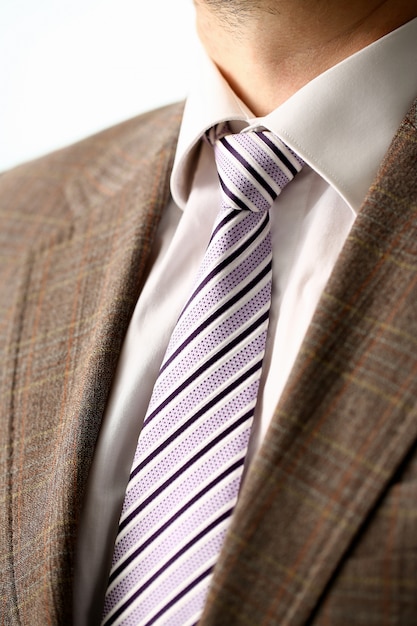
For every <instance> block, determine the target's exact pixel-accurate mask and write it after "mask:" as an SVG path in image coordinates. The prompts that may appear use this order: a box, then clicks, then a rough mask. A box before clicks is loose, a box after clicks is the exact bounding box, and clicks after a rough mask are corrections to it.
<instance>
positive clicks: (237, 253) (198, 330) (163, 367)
mask: <svg viewBox="0 0 417 626" xmlns="http://www.w3.org/2000/svg"><path fill="white" fill-rule="evenodd" d="M268 222H269V217H268V219H267V222H266V223H263V224H262V225H261V226H262V227H260V228H259V230H258V231H256V233H255V234H254V235H253V237H251V238H250V240H249V242H245V244H243V245H242V246H240V247H239V248H238V249H237V250H236V251H235V252H234V253H233V254H231V255H230V256H229V257H227V259H225V260H224V261H223V262H222V263H220V264H219V265H217V266H216V267H215V268H214V269H213V270H212V271H211V272H210V274H208V275H207V276H206V278H204V280H202V281H201V283H200V284H199V285H198V287H197V288H196V289H195V290H194V291H193V293H192V294H191V296H190V298H189V300H188V301H187V303H186V304H185V306H184V308H183V310H182V313H181V314H180V316H179V318H178V320H177V324H178V322H179V321H180V319H181V318H182V316H183V315H184V313H185V312H186V310H187V308H188V307H189V306H190V304H191V302H192V301H193V300H194V298H195V297H196V296H197V294H198V293H199V292H200V291H201V290H202V289H203V287H204V286H205V285H206V284H207V283H208V282H209V281H210V280H212V278H214V277H215V276H216V274H218V273H219V272H221V271H222V270H223V269H225V268H226V267H227V266H228V265H230V264H231V263H232V262H233V261H235V260H236V259H237V258H238V257H239V256H240V254H242V252H244V251H245V250H246V247H247V245H250V244H251V243H252V242H253V240H254V239H256V237H257V236H258V235H259V234H260V233H261V232H262V230H263V229H264V228H265V226H266V224H267V223H268ZM271 268H272V262H271V261H269V262H268V265H266V267H265V268H264V269H263V270H262V271H261V272H260V273H259V274H258V276H256V277H255V278H254V279H253V280H252V281H251V282H250V283H249V284H248V285H247V286H246V287H244V288H243V289H242V290H241V291H239V292H238V293H237V294H236V295H235V296H234V297H233V298H232V299H231V300H228V301H227V302H226V303H225V304H223V305H222V306H221V307H220V308H219V309H217V310H216V311H214V313H212V315H211V316H210V317H209V318H208V319H207V320H206V321H205V322H204V323H202V324H200V326H198V327H197V328H196V329H195V330H194V331H193V333H192V334H191V335H190V336H189V338H188V339H187V341H185V342H184V343H182V344H181V345H180V346H178V348H177V349H176V350H175V351H174V352H173V353H172V354H171V356H170V357H169V359H167V360H166V361H165V362H164V363H162V365H161V369H160V370H159V374H158V376H159V375H160V374H162V372H163V371H164V370H166V368H167V367H168V366H169V365H170V364H171V363H172V361H173V360H174V359H175V358H176V357H177V356H178V355H179V354H180V353H181V352H182V350H183V349H184V347H185V346H186V345H187V344H188V343H189V342H190V341H191V340H192V339H194V338H195V337H197V335H199V334H200V333H201V331H202V330H204V328H206V326H208V325H209V324H211V323H212V322H213V321H214V320H215V319H216V317H218V316H219V315H221V314H222V313H224V312H225V311H227V309H228V308H229V307H230V306H231V305H233V304H235V303H236V302H238V300H239V299H240V298H241V297H243V296H244V295H245V294H246V293H247V292H248V291H249V290H250V289H252V287H254V286H255V284H256V283H257V282H259V281H260V280H261V279H262V278H263V277H264V276H266V274H267V273H268V272H269V271H270V270H271Z"/></svg>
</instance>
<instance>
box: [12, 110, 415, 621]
mask: <svg viewBox="0 0 417 626" xmlns="http://www.w3.org/2000/svg"><path fill="white" fill-rule="evenodd" d="M181 113H182V107H181V106H174V107H168V108H165V109H163V110H161V111H159V112H156V113H150V114H147V115H145V116H142V117H140V118H139V119H136V120H133V121H130V122H127V123H125V124H123V125H121V126H118V127H117V128H114V129H111V130H109V131H106V132H104V133H101V134H99V135H97V136H96V137H93V138H91V139H88V140H86V141H84V142H82V143H79V144H77V145H76V146H73V147H71V148H69V149H66V150H63V151H60V152H58V153H56V154H55V155H52V156H50V157H46V158H43V159H41V160H39V161H37V162H35V163H32V164H29V165H24V166H21V167H19V168H17V169H15V170H14V171H12V172H10V173H7V174H4V175H3V176H2V177H1V178H0V198H1V200H0V220H1V221H0V237H1V247H0V276H1V283H0V284H1V291H0V351H1V378H0V394H1V403H0V412H1V417H0V437H1V443H0V445H1V461H0V462H1V473H0V481H1V483H0V488H1V498H2V506H1V508H0V515H1V518H0V558H1V568H0V571H1V574H0V583H1V587H0V589H1V592H0V593H1V595H0V617H1V619H0V623H1V624H13V625H14V624H16V625H17V624H21V625H26V624H27V625H29V624H30V626H44V625H45V624H52V625H55V624H71V623H72V620H71V600H72V599H71V582H72V575H73V555H74V543H75V540H76V535H77V523H78V518H79V512H80V505H81V502H82V498H83V493H84V487H85V482H86V477H87V474H88V471H89V467H90V463H91V459H92V455H93V451H94V445H95V441H96V438H97V435H98V432H99V428H100V420H101V417H102V414H103V409H104V407H105V404H106V400H107V396H108V392H109V388H110V384H111V381H112V378H113V375H114V371H115V366H116V362H117V358H118V355H119V351H120V346H121V344H122V341H123V338H124V335H125V332H126V329H127V325H128V323H129V319H130V317H131V314H132V311H133V307H134V306H135V302H136V300H137V298H138V296H139V293H140V289H141V283H142V282H143V277H144V275H145V273H146V268H147V259H148V255H149V251H150V249H151V246H152V240H153V237H154V234H155V229H156V226H157V223H158V219H159V216H160V214H161V211H162V210H163V208H164V207H165V206H166V204H167V200H168V194H169V188H168V179H169V173H170V171H171V167H172V159H173V154H174V150H175V144H176V138H177V133H178V126H179V123H180V118H181ZM155 139H156V140H155ZM416 445H417V105H415V106H414V107H413V108H412V109H411V111H410V113H409V115H408V117H407V118H406V119H405V120H404V122H403V124H402V125H401V128H400V129H399V131H398V133H397V135H396V137H395V139H394V141H393V144H392V146H391V148H390V151H389V153H388V155H387V157H386V159H385V160H384V162H383V164H382V166H381V168H380V171H379V173H378V176H377V179H376V180H375V183H374V184H373V186H372V188H371V189H370V191H369V194H368V196H367V198H366V200H365V201H364V204H363V207H362V209H361V211H360V213H359V216H358V218H357V221H356V223H355V225H354V227H353V230H352V232H351V235H350V237H349V239H348V241H347V243H346V245H345V247H344V249H343V251H342V254H341V256H340V259H339V260H338V263H337V267H336V268H335V270H334V273H333V275H332V277H331V279H330V282H329V284H328V286H327V288H326V290H325V293H324V294H323V296H322V298H321V301H320V303H319V306H318V309H317V312H316V314H315V317H314V319H313V322H312V324H311V327H310V329H309V331H308V334H307V337H306V339H305V341H304V344H303V347H302V349H301V352H300V355H299V358H298V360H297V362H296V365H295V367H294V370H293V372H292V375H291V378H290V380H289V383H288V385H287V388H286V391H285V393H284V397H283V398H282V401H281V402H280V405H279V406H278V407H277V410H276V414H275V417H274V420H273V423H272V426H271V428H270V431H269V433H268V435H267V439H266V441H265V444H264V446H263V448H262V451H261V453H260V454H259V455H258V457H257V459H256V460H255V462H254V464H253V466H252V469H251V471H250V473H249V476H248V479H247V481H246V483H245V486H244V489H243V492H242V495H241V499H240V502H239V505H238V507H237V511H236V515H235V517H234V521H233V524H232V528H231V530H230V533H229V535H228V538H227V541H226V544H225V547H224V550H223V552H222V555H221V557H220V559H219V562H218V564H217V568H216V571H215V575H214V581H213V585H212V589H211V592H210V595H209V599H208V602H207V605H206V608H205V612H204V616H203V619H202V626H209V625H210V626H214V625H216V626H219V625H224V626H233V625H239V626H243V625H251V626H255V625H256V626H261V625H262V626H267V625H268V626H269V625H271V626H272V625H274V626H278V625H279V626H286V625H291V626H301V625H302V624H303V625H304V624H314V625H315V626H325V625H331V626H342V625H343V626H354V625H358V626H359V625H361V626H371V625H373V624H375V626H381V625H384V624H387V625H388V624H389V625H390V626H392V625H395V624H401V625H405V624H410V625H411V624H413V625H415V624H416V623H417V448H416Z"/></svg>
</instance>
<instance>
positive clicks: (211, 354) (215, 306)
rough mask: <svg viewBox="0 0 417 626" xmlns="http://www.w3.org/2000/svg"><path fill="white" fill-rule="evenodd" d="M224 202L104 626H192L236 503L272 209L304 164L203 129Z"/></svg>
mask: <svg viewBox="0 0 417 626" xmlns="http://www.w3.org/2000/svg"><path fill="white" fill-rule="evenodd" d="M206 138H207V139H208V141H209V142H210V143H211V144H212V145H213V147H214V154H215V160H216V164H217V168H218V173H219V179H220V185H221V194H222V202H221V208H220V212H219V215H218V217H217V220H216V222H215V225H214V228H213V232H212V235H211V239H210V242H209V245H208V247H207V250H206V253H205V256H204V259H203V261H202V265H201V267H200V271H199V274H198V277H197V280H196V282H195V285H194V288H193V290H192V293H191V295H190V297H189V299H188V301H187V303H186V305H185V307H184V309H183V311H182V313H181V315H180V317H179V319H178V321H177V324H176V327H175V329H174V332H173V335H172V337H171V341H170V343H169V346H168V349H167V352H166V354H165V357H164V360H163V363H162V366H161V369H160V372H159V375H158V379H157V381H156V384H155V387H154V391H153V395H152V398H151V401H150V405H149V408H148V411H147V414H146V416H145V420H144V424H143V428H142V432H141V435H140V437H139V442H138V446H137V450H136V454H135V458H134V461H133V465H132V471H131V474H130V479H129V483H128V486H127V490H126V495H125V501H124V505H123V510H122V514H121V518H120V523H119V530H118V535H117V539H116V544H115V549H114V554H113V564H112V569H111V572H110V578H109V583H108V588H107V592H106V598H105V606H104V614H103V622H102V624H103V625H105V626H109V625H110V624H125V625H130V626H138V625H139V624H140V625H142V626H145V625H146V626H150V625H151V624H158V625H159V626H161V625H162V624H163V625H164V626H166V625H169V626H187V625H189V626H191V625H194V624H197V623H198V621H199V618H200V615H201V613H202V609H203V606H204V601H205V597H206V595H207V590H208V586H209V581H210V578H211V574H212V571H213V568H214V565H215V562H216V560H217V557H218V555H219V552H220V549H221V546H222V543H223V540H224V537H225V534H226V530H227V527H228V523H229V520H230V517H231V515H232V512H233V509H234V506H235V504H236V501H237V496H238V491H239V485H240V480H241V476H242V471H243V465H244V461H245V455H246V452H247V447H248V441H249V435H250V428H251V423H252V419H253V415H254V409H255V404H256V398H257V392H258V386H259V379H260V374H261V367H262V359H263V355H264V351H265V340H266V334H267V328H268V316H269V307H270V300H271V277H272V271H271V267H272V252H271V234H270V219H269V208H270V206H271V205H272V203H273V202H274V200H275V199H276V197H277V196H278V194H279V193H281V191H282V189H283V188H284V187H285V185H286V184H287V183H288V182H289V181H290V180H291V179H292V178H293V177H294V176H295V174H296V173H297V172H298V171H299V170H300V169H301V167H302V165H303V162H302V160H301V159H300V158H299V157H298V156H296V155H295V154H294V153H293V152H292V151H291V150H290V149H289V148H288V147H287V146H285V145H284V144H283V143H282V142H281V141H280V140H279V139H278V138H277V137H275V136H274V135H273V134H272V133H270V132H269V131H263V132H261V131H256V132H255V131H249V132H242V133H239V134H235V135H233V134H230V131H229V127H228V124H227V123H226V124H221V125H218V126H216V127H214V128H212V129H211V130H210V131H208V133H207V136H206Z"/></svg>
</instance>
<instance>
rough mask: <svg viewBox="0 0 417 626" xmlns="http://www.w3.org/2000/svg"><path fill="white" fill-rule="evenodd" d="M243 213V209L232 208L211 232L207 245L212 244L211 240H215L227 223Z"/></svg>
mask: <svg viewBox="0 0 417 626" xmlns="http://www.w3.org/2000/svg"><path fill="white" fill-rule="evenodd" d="M241 213H242V211H240V210H239V209H232V210H231V211H230V213H227V214H226V215H225V216H224V218H223V219H222V220H221V221H220V222H219V223H218V224H217V226H216V228H215V229H214V230H213V232H212V233H211V236H210V241H209V242H208V245H207V247H208V246H209V245H210V244H211V242H212V241H213V239H214V237H215V236H216V235H217V233H218V232H219V231H220V230H222V229H223V228H224V227H225V226H226V224H228V223H229V222H230V220H233V219H234V218H235V217H236V216H237V215H238V214H241Z"/></svg>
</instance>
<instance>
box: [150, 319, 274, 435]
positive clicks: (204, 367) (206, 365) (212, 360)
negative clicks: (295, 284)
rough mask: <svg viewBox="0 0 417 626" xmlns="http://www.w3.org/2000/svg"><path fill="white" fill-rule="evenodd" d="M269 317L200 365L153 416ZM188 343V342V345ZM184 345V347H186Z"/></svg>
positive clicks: (258, 322) (260, 320)
mask: <svg viewBox="0 0 417 626" xmlns="http://www.w3.org/2000/svg"><path fill="white" fill-rule="evenodd" d="M268 316H269V312H268V311H266V312H265V313H264V314H263V315H261V316H260V317H259V318H258V319H256V320H255V321H254V323H253V324H251V325H250V326H249V327H248V328H247V329H246V330H245V331H244V332H242V333H240V334H239V335H237V336H236V337H235V338H234V339H233V340H232V341H230V342H229V343H227V344H226V345H225V346H223V347H222V348H221V350H219V351H218V352H216V353H215V354H213V355H212V357H211V358H210V359H208V360H207V361H205V362H204V363H203V364H202V365H200V367H199V368H197V369H196V370H195V371H193V372H192V374H191V375H190V376H189V377H188V378H186V379H185V380H184V381H183V382H182V383H181V385H179V386H178V387H177V388H176V389H175V391H174V392H173V393H172V394H171V395H170V396H168V397H167V398H166V399H165V400H164V402H162V403H161V404H159V405H158V406H157V407H156V408H155V409H154V411H153V413H152V414H151V415H156V414H157V413H159V412H160V411H162V410H163V409H164V408H165V407H166V406H168V404H169V403H170V402H171V401H172V400H173V399H174V398H175V397H176V396H177V395H178V394H179V393H182V392H183V391H184V390H185V389H186V388H187V387H188V386H189V385H190V384H191V383H192V382H194V380H195V379H196V378H198V377H199V376H201V374H203V373H204V372H205V371H206V370H208V369H209V368H210V367H211V366H212V365H214V364H215V363H216V361H219V360H220V359H221V358H223V357H224V356H225V355H226V354H228V352H231V351H232V350H233V349H234V348H235V347H237V346H238V345H239V344H240V343H242V342H243V341H244V340H245V339H246V338H247V337H249V336H250V335H251V334H252V333H253V332H254V331H255V330H256V329H257V328H259V327H260V326H262V324H264V323H265V322H266V320H267V319H268ZM187 343H188V342H186V344H187ZM186 344H185V345H186ZM185 345H184V347H185ZM151 415H150V416H149V418H148V420H147V424H149V423H150V420H151Z"/></svg>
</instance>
